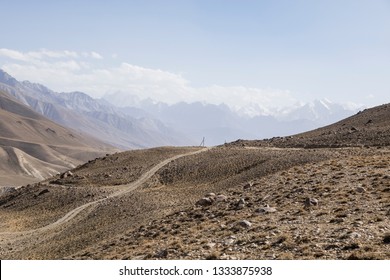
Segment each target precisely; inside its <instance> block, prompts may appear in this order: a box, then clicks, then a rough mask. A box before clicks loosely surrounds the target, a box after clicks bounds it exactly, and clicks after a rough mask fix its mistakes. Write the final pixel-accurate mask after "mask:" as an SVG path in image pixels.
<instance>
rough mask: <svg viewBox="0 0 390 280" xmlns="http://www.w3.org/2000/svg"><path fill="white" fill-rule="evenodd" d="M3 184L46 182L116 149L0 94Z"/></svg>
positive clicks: (1, 172) (1, 173) (0, 146)
mask: <svg viewBox="0 0 390 280" xmlns="http://www.w3.org/2000/svg"><path fill="white" fill-rule="evenodd" d="M0 148H1V156H2V159H3V160H4V161H2V163H1V167H2V168H1V169H0V176H1V178H2V181H1V185H3V186H4V185H19V184H20V183H22V182H23V183H27V182H33V181H34V180H42V179H43V177H48V175H54V174H56V173H57V172H59V171H63V170H66V169H69V168H72V167H75V166H76V165H78V164H80V163H82V162H84V161H86V160H89V159H91V158H95V157H97V156H100V155H102V154H104V153H107V152H114V151H116V150H115V149H114V148H112V147H110V146H108V145H106V144H104V143H102V142H99V141H98V140H96V139H92V138H89V137H85V136H82V135H80V134H79V133H77V132H74V131H71V130H69V129H66V128H64V127H62V126H59V125H57V124H55V123H54V122H52V121H49V120H47V119H46V118H44V117H43V116H41V115H39V114H37V113H35V112H34V111H32V110H31V109H29V108H28V107H26V106H24V105H23V104H20V103H19V102H17V101H15V100H14V99H12V98H11V97H9V96H8V95H7V94H5V93H3V92H0Z"/></svg>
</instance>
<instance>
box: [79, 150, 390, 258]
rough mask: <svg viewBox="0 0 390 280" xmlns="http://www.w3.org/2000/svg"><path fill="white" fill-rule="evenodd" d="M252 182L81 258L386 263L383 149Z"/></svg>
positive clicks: (389, 216)
mask: <svg viewBox="0 0 390 280" xmlns="http://www.w3.org/2000/svg"><path fill="white" fill-rule="evenodd" d="M335 155H336V157H335V158H333V159H331V160H326V161H323V162H320V163H314V164H313V163H311V164H306V165H302V166H296V167H292V168H289V169H287V170H284V171H279V172H277V173H275V174H271V175H268V176H265V177H258V178H256V179H254V180H251V181H249V182H243V184H240V185H237V186H235V187H233V188H230V189H228V190H224V191H222V190H221V191H220V192H217V193H214V194H213V193H208V194H207V193H205V194H204V197H202V196H199V197H198V199H199V200H198V201H197V203H194V204H193V205H192V206H190V207H188V208H183V209H181V210H180V211H177V212H175V213H173V214H171V215H168V216H166V217H164V218H163V219H158V220H154V221H152V222H150V223H149V224H147V225H142V226H140V227H139V228H138V229H137V230H132V231H129V232H127V233H126V234H124V235H121V236H119V237H117V238H113V239H110V240H108V241H105V242H103V243H102V244H100V245H99V246H94V247H92V248H89V249H87V250H84V251H82V252H80V253H78V254H76V255H73V256H72V258H77V259H79V258H81V259H85V258H86V259H90V258H93V259H100V258H104V259H107V258H109V259H390V175H389V174H390V166H389V164H388V162H389V160H390V150H388V149H383V150H376V149H374V150H364V151H361V150H356V149H346V150H342V151H339V152H337V153H335Z"/></svg>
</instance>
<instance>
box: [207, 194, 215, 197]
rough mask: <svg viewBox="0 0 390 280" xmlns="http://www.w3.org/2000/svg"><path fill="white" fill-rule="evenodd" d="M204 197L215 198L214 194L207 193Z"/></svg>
mask: <svg viewBox="0 0 390 280" xmlns="http://www.w3.org/2000/svg"><path fill="white" fill-rule="evenodd" d="M205 197H215V193H208V194H206V195H205Z"/></svg>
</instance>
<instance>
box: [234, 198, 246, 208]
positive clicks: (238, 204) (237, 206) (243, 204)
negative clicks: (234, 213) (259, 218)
mask: <svg viewBox="0 0 390 280" xmlns="http://www.w3.org/2000/svg"><path fill="white" fill-rule="evenodd" d="M244 207H245V200H244V199H243V198H240V200H239V201H238V202H237V204H236V210H241V209H243V208H244Z"/></svg>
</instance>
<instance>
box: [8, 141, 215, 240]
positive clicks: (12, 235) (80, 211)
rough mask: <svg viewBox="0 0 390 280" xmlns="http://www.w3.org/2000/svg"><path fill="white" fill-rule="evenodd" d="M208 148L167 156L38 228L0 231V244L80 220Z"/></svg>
mask: <svg viewBox="0 0 390 280" xmlns="http://www.w3.org/2000/svg"><path fill="white" fill-rule="evenodd" d="M210 149H211V148H202V149H199V150H196V151H193V152H189V153H185V154H180V155H176V156H174V157H171V158H168V159H166V160H164V161H162V162H160V163H159V164H157V165H155V166H154V167H153V168H151V169H150V170H148V171H147V172H145V173H144V174H142V175H141V177H140V178H138V180H136V181H134V182H132V183H130V184H126V185H121V186H115V188H116V189H119V190H118V191H116V192H114V193H112V194H110V195H109V196H107V197H105V198H102V199H99V200H95V201H92V202H89V203H86V204H83V205H81V206H79V207H77V208H75V209H73V210H71V211H69V212H68V213H67V214H65V215H64V216H63V217H62V218H60V219H58V220H57V221H55V222H54V223H51V224H49V225H46V226H44V227H41V228H38V229H33V230H27V231H20V232H0V244H2V243H3V244H4V243H5V242H7V243H14V242H17V241H19V242H22V241H23V239H26V238H31V236H32V235H34V236H35V235H36V236H41V237H42V233H44V232H47V231H53V230H54V231H55V230H57V229H59V228H60V227H61V226H63V225H65V224H67V223H69V222H73V221H74V220H77V219H76V218H78V219H79V220H82V217H81V216H86V215H88V214H89V213H90V212H91V211H92V210H93V209H94V207H96V206H97V205H99V203H101V202H103V201H105V200H108V199H110V198H113V197H118V196H121V195H124V194H127V193H129V192H131V191H133V190H135V189H137V188H138V187H140V186H141V185H142V184H143V183H145V182H146V181H147V180H149V179H150V178H151V177H152V176H153V175H154V174H155V173H156V172H157V171H158V170H159V169H160V168H162V167H163V166H165V165H167V164H168V163H170V162H172V161H174V160H176V159H179V158H181V157H186V156H191V155H195V154H199V153H203V152H206V151H208V150H210ZM14 247H15V246H14Z"/></svg>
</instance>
